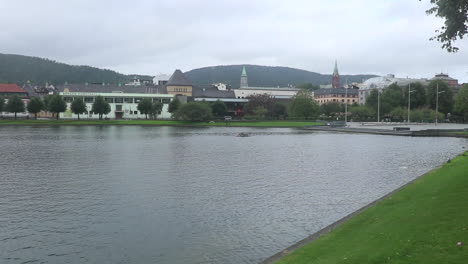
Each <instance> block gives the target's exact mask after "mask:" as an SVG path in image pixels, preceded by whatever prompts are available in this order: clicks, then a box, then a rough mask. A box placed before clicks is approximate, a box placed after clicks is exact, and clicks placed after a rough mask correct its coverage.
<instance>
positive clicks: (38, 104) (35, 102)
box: [27, 97, 44, 119]
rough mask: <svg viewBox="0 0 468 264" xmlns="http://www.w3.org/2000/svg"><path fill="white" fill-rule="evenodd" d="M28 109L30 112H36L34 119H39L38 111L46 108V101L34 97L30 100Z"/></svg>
mask: <svg viewBox="0 0 468 264" xmlns="http://www.w3.org/2000/svg"><path fill="white" fill-rule="evenodd" d="M27 109H28V112H29V113H33V114H34V119H37V113H39V112H40V111H42V110H43V109H44V102H42V100H41V98H39V97H33V98H32V99H31V101H29V103H28V106H27Z"/></svg>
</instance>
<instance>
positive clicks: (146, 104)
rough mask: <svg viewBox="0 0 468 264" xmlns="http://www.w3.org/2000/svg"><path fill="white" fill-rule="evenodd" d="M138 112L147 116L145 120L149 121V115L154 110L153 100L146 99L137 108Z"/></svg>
mask: <svg viewBox="0 0 468 264" xmlns="http://www.w3.org/2000/svg"><path fill="white" fill-rule="evenodd" d="M137 109H138V111H140V113H142V114H145V118H146V119H148V114H150V113H151V112H152V110H153V103H152V102H151V98H145V99H143V100H141V101H140V102H139V103H138V106H137Z"/></svg>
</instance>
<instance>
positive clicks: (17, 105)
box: [6, 95, 25, 120]
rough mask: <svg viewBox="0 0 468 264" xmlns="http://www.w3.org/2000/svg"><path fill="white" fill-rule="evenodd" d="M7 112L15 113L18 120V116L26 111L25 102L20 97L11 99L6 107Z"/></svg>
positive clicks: (15, 96)
mask: <svg viewBox="0 0 468 264" xmlns="http://www.w3.org/2000/svg"><path fill="white" fill-rule="evenodd" d="M6 110H7V112H10V113H15V120H16V114H17V113H22V112H24V110H25V108H24V102H23V100H21V98H19V96H17V95H14V96H12V97H10V99H8V103H7V105H6Z"/></svg>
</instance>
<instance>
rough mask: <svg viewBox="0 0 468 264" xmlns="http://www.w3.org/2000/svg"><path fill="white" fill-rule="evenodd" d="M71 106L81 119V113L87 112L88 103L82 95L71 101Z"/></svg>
mask: <svg viewBox="0 0 468 264" xmlns="http://www.w3.org/2000/svg"><path fill="white" fill-rule="evenodd" d="M70 108H71V111H72V112H73V113H74V114H75V115H78V120H80V114H82V113H84V112H86V104H85V102H84V101H83V98H81V97H77V98H75V100H73V102H72V103H71V106H70Z"/></svg>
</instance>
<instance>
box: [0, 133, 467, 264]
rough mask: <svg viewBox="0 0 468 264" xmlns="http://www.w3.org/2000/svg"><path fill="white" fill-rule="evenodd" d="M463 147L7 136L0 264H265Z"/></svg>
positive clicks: (2, 140) (413, 141)
mask: <svg viewBox="0 0 468 264" xmlns="http://www.w3.org/2000/svg"><path fill="white" fill-rule="evenodd" d="M239 132H245V133H249V134H250V135H251V137H235V135H236V134H237V133H239ZM467 142H468V141H467V140H466V139H456V138H411V137H393V136H375V135H352V134H331V133H320V132H315V133H309V132H304V131H300V130H294V129H265V128H261V129H260V128H259V129H255V128H177V127H133V126H131V127H124V126H115V127H112V126H103V127H100V126H83V127H71V126H64V127H0V150H1V154H0V155H1V159H0V253H1V254H0V258H1V259H0V263H7V264H9V263H15V264H16V263H25V262H28V261H29V262H31V263H256V262H258V261H260V260H262V259H264V258H266V257H268V256H270V255H272V254H274V253H276V252H277V251H279V250H281V249H283V248H285V247H287V246H289V245H291V244H292V243H294V242H297V241H298V240H301V239H303V238H304V237H306V236H308V235H309V234H311V233H313V232H315V231H317V230H319V229H321V228H323V227H324V226H326V225H328V224H330V223H331V222H333V221H335V220H337V219H339V218H341V217H343V216H344V215H346V214H348V213H351V212H352V211H354V210H355V209H357V208H359V207H361V206H363V205H365V204H367V203H369V202H371V201H372V200H374V199H376V198H378V197H380V196H382V195H384V194H386V193H387V192H389V191H391V190H393V189H395V188H397V187H399V186H401V185H402V184H404V183H406V182H408V181H410V180H411V179H414V178H415V177H416V176H418V175H420V174H422V173H424V172H426V171H428V170H430V169H431V168H434V167H436V166H438V165H440V164H441V163H442V162H444V161H446V160H447V159H449V158H451V157H453V156H455V155H456V154H458V153H460V152H462V151H463V149H462V148H463V147H467V146H468V143H467Z"/></svg>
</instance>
